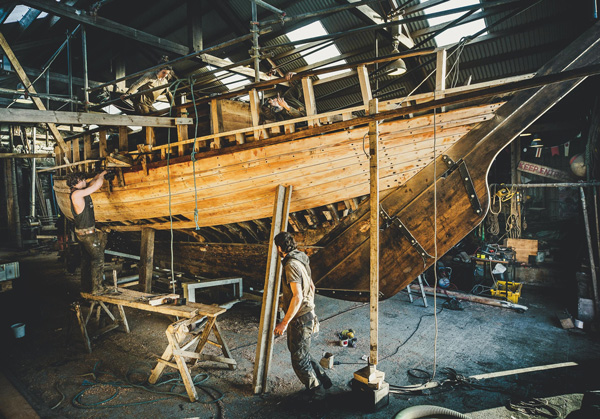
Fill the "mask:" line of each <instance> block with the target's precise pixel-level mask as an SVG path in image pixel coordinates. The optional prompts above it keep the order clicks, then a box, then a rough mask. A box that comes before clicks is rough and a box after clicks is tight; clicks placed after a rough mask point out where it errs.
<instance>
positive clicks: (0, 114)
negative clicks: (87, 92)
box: [0, 108, 192, 132]
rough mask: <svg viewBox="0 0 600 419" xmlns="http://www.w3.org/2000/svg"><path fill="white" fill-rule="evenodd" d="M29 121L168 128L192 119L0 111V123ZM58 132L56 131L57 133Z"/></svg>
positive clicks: (16, 110) (26, 110) (14, 110)
mask: <svg viewBox="0 0 600 419" xmlns="http://www.w3.org/2000/svg"><path fill="white" fill-rule="evenodd" d="M31 121H37V122H45V123H49V124H50V123H52V124H66V125H100V126H128V125H141V126H145V127H169V128H175V127H176V126H177V125H191V124H192V118H170V117H162V116H140V115H110V114H107V113H85V112H62V111H46V110H40V111H36V110H31V109H12V108H10V109H0V122H12V123H28V122H31ZM57 132H58V131H57Z"/></svg>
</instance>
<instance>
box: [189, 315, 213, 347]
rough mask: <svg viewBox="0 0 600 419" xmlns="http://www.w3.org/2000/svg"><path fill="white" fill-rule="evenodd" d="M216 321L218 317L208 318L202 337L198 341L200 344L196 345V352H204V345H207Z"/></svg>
mask: <svg viewBox="0 0 600 419" xmlns="http://www.w3.org/2000/svg"><path fill="white" fill-rule="evenodd" d="M216 321H217V318H216V317H209V318H207V319H206V325H205V326H204V330H203V331H202V338H201V339H200V341H199V342H198V346H197V347H196V350H195V351H194V352H196V353H198V354H199V353H202V349H204V345H206V342H207V341H208V337H209V336H210V331H211V330H212V328H213V327H214V325H215V323H216Z"/></svg>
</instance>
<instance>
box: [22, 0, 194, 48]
mask: <svg viewBox="0 0 600 419" xmlns="http://www.w3.org/2000/svg"><path fill="white" fill-rule="evenodd" d="M22 3H23V4H25V5H27V6H29V7H34V8H36V9H38V10H43V11H45V12H48V13H51V14H53V15H56V16H60V17H64V18H67V19H71V20H74V21H76V22H80V23H84V24H86V25H89V26H92V27H95V28H98V29H102V30H105V31H107V32H112V33H115V34H117V35H121V36H125V37H127V38H130V39H134V40H136V41H138V42H142V43H144V44H148V45H152V46H153V47H156V48H161V49H163V50H165V51H169V52H173V53H175V54H180V55H185V54H187V53H188V52H189V49H188V47H187V46H185V45H182V44H179V43H177V42H173V41H169V40H168V39H164V38H161V37H158V36H155V35H152V34H149V33H147V32H143V31H140V30H137V29H134V28H131V27H129V26H126V25H123V24H120V23H117V22H114V21H112V20H109V19H106V18H103V17H100V16H90V15H89V14H88V13H87V12H86V11H83V10H77V9H75V8H74V7H69V6H66V5H63V4H62V3H57V2H55V1H51V0H23V1H22Z"/></svg>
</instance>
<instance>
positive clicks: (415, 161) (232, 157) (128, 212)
mask: <svg viewBox="0 0 600 419" xmlns="http://www.w3.org/2000/svg"><path fill="white" fill-rule="evenodd" d="M498 107H499V105H498V104H491V105H483V106H477V107H471V108H463V109H459V110H454V111H450V112H447V113H445V114H442V115H438V117H437V121H436V122H437V125H436V132H435V137H436V144H437V151H438V152H443V151H445V150H447V149H448V148H449V147H450V146H451V145H452V144H454V143H455V142H456V141H457V140H458V139H459V138H460V137H462V136H463V135H464V134H466V133H467V132H468V131H469V130H470V129H472V128H473V127H474V126H475V125H476V124H478V123H479V122H481V121H485V120H488V119H491V118H492V117H493V114H494V111H495V110H496V109H497V108H498ZM432 118H433V117H432V116H431V115H427V116H421V117H416V118H412V119H406V120H397V121H390V122H386V123H383V124H381V126H380V132H381V141H382V150H383V157H382V161H381V172H380V182H381V187H382V190H384V191H385V190H390V189H394V188H396V187H398V186H399V185H402V184H403V183H405V182H406V181H407V180H408V179H410V178H411V177H412V176H414V175H415V174H416V173H418V171H419V170H421V169H422V168H424V167H425V166H426V165H427V164H429V163H430V162H431V161H432V159H433V141H434V132H433V125H432V124H433V120H432ZM367 130H368V128H367V127H357V128H354V129H348V130H344V131H341V132H334V133H330V134H324V135H320V136H314V137H308V138H301V139H296V140H293V141H284V142H280V143H278V142H277V141H276V139H275V141H271V142H270V143H269V144H268V145H262V143H261V142H256V143H254V144H253V147H251V148H248V147H246V148H244V149H241V150H240V149H239V148H238V147H236V146H233V147H229V148H226V149H223V150H219V151H214V152H208V153H207V156H205V157H197V161H196V162H195V164H194V163H193V162H192V161H191V160H190V159H189V157H187V158H185V160H183V161H182V159H174V160H173V163H172V164H169V165H166V164H165V162H164V161H162V162H157V163H153V164H150V168H149V169H148V174H146V173H145V172H144V170H143V169H142V168H141V167H137V168H134V169H128V170H125V171H124V173H123V179H124V186H118V185H117V184H116V181H113V185H112V187H111V190H109V188H108V187H104V188H103V189H102V190H101V191H99V192H97V193H95V194H94V195H93V199H94V206H95V211H96V219H97V221H98V222H99V223H104V224H107V225H109V226H110V227H111V228H113V229H115V230H130V229H131V230H132V229H139V228H140V226H144V227H152V228H156V229H168V228H170V227H171V223H170V222H169V219H168V217H169V215H170V214H171V215H172V216H173V217H174V224H173V227H174V228H177V229H184V228H193V227H196V225H198V226H199V227H203V226H212V225H222V224H229V223H236V222H242V221H247V220H253V219H259V218H266V217H270V216H271V215H272V211H273V199H274V193H275V188H276V187H277V185H280V184H283V185H292V186H293V190H294V192H293V196H292V203H291V212H295V211H300V210H305V209H309V208H315V207H318V206H321V205H326V204H330V203H333V202H338V201H342V200H345V199H350V198H354V197H357V196H361V195H365V194H367V193H368V191H369V179H368V178H369V165H368V159H367V156H366V154H365V152H364V149H363V137H364V136H365V134H366V133H367ZM197 156H201V155H200V154H198V155H197ZM169 179H170V181H169ZM55 191H56V195H57V201H58V204H59V206H60V208H61V210H62V211H63V213H64V214H65V215H66V216H67V217H69V218H71V211H70V207H69V190H68V188H67V187H66V184H65V182H64V180H63V181H56V183H55ZM196 209H197V217H195V211H196ZM195 218H196V219H197V224H196V222H195V221H194V219H195Z"/></svg>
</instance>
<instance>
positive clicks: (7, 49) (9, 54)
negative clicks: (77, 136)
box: [0, 32, 70, 164]
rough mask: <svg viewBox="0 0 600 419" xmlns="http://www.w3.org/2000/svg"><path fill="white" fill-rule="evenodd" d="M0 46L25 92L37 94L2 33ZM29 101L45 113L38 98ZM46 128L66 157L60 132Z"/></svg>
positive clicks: (51, 125) (65, 146)
mask: <svg viewBox="0 0 600 419" xmlns="http://www.w3.org/2000/svg"><path fill="white" fill-rule="evenodd" d="M0 46H1V47H2V49H3V50H4V53H5V54H6V56H7V57H8V59H9V60H10V63H11V64H12V66H13V68H14V69H15V71H16V73H17V75H18V76H19V78H20V79H21V82H22V83H23V85H24V86H25V88H26V89H27V91H28V92H29V93H32V94H34V95H35V94H36V93H37V92H36V91H35V88H34V87H33V85H32V84H31V81H29V77H27V74H25V70H23V67H21V63H20V62H19V60H18V59H17V57H16V55H15V54H14V52H13V51H12V49H11V48H10V45H8V42H7V41H6V38H5V37H4V35H3V34H2V32H0ZM31 100H32V101H33V103H34V104H35V106H36V107H37V108H38V109H39V110H40V111H45V110H46V107H45V106H44V103H43V102H42V101H41V99H40V98H39V97H37V96H31ZM48 128H49V129H50V131H51V132H52V135H53V136H54V139H55V140H56V142H57V143H58V145H59V146H60V148H61V149H62V150H63V152H64V153H65V155H66V154H67V150H68V148H67V145H66V144H65V142H64V140H63V138H62V135H61V134H60V132H58V129H57V128H56V125H54V124H48ZM63 159H64V160H65V162H66V163H67V164H69V163H70V162H69V159H68V158H67V157H66V156H63Z"/></svg>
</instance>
